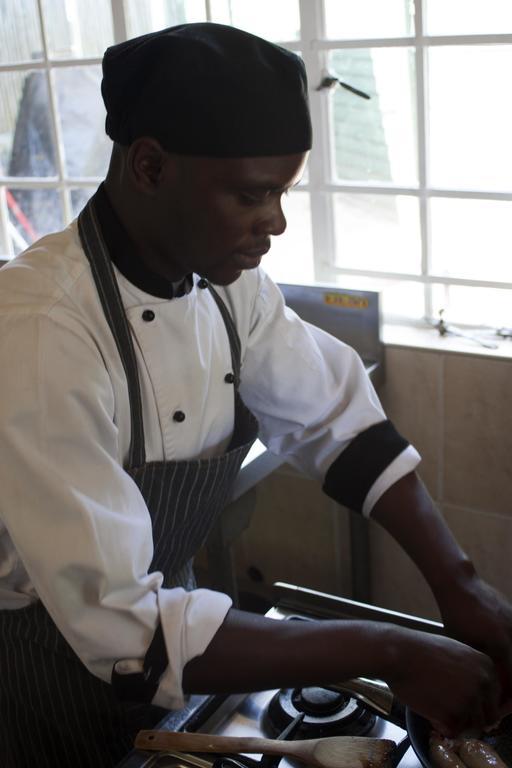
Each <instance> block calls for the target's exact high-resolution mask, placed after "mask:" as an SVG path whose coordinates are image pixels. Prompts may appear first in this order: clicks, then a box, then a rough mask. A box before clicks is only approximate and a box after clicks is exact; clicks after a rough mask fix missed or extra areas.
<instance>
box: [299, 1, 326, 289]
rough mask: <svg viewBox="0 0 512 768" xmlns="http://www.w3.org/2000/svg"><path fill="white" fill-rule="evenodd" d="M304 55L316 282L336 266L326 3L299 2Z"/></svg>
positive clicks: (309, 183)
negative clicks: (328, 186)
mask: <svg viewBox="0 0 512 768" xmlns="http://www.w3.org/2000/svg"><path fill="white" fill-rule="evenodd" d="M299 6H300V21H301V46H302V56H303V59H304V62H305V64H306V68H307V71H308V81H309V100H310V104H311V120H312V124H313V150H312V152H311V154H310V157H309V164H308V173H309V182H308V186H309V187H310V190H311V198H310V199H311V226H312V239H313V254H314V257H313V258H314V276H315V280H317V281H320V282H322V281H326V280H327V279H328V272H329V267H330V265H331V264H333V263H334V253H335V249H334V216H333V199H332V195H331V194H330V193H326V192H323V191H322V188H323V187H324V186H325V183H326V182H327V181H329V180H330V179H331V149H330V135H329V102H328V94H327V92H326V91H323V90H322V91H317V90H316V89H317V87H318V85H319V83H320V82H321V79H322V77H323V75H324V74H325V69H326V57H327V53H326V52H325V51H322V50H319V49H318V46H317V45H316V43H317V41H319V40H322V39H323V38H324V37H325V21H324V8H323V0H299Z"/></svg>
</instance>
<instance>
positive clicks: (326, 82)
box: [315, 74, 371, 99]
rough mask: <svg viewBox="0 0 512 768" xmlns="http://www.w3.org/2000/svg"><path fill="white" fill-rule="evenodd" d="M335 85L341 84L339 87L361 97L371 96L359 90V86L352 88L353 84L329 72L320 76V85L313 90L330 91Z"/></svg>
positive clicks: (369, 97)
mask: <svg viewBox="0 0 512 768" xmlns="http://www.w3.org/2000/svg"><path fill="white" fill-rule="evenodd" d="M337 85H341V87H342V88H345V90H346V91H350V93H355V95H356V96H360V97H361V98H362V99H371V96H369V95H368V94H367V93H365V92H364V91H360V90H359V88H354V86H353V85H349V84H348V83H344V82H343V81H342V80H339V79H338V78H337V77H334V75H329V74H328V75H325V77H323V78H322V80H321V82H320V85H319V86H318V87H317V88H316V89H315V90H317V91H324V90H326V89H327V90H329V91H331V90H332V89H333V88H336V86H337Z"/></svg>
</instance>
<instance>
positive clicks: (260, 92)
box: [101, 23, 311, 157]
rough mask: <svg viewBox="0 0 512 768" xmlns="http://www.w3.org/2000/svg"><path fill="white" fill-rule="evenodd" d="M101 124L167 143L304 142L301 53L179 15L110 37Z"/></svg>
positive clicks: (294, 145) (255, 148)
mask: <svg viewBox="0 0 512 768" xmlns="http://www.w3.org/2000/svg"><path fill="white" fill-rule="evenodd" d="M101 92H102V95H103V100H104V102H105V106H106V109H107V119H106V132H107V134H108V135H109V136H110V138H111V139H112V140H113V141H115V142H118V143H119V144H124V145H129V144H130V143H131V142H132V141H134V140H135V139H136V138H138V137H139V136H152V137H153V138H155V139H157V140H158V141H159V142H160V144H161V145H162V146H163V148H164V149H166V150H167V151H169V152H175V153H177V154H186V155H201V156H210V157H258V156H259V157H261V156H266V155H287V154H294V153H298V152H304V151H306V150H308V149H310V148H311V121H310V116H309V109H308V101H307V81H306V72H305V68H304V64H303V62H302V60H301V59H300V57H299V56H297V55H296V54H294V53H291V52H290V51H287V50H285V49H284V48H281V47H280V46H278V45H274V44H273V43H269V42H268V41H266V40H262V39H261V38H259V37H255V36H254V35H251V34H249V33H248V32H243V31H241V30H239V29H235V28H234V27H228V26H224V25H222V24H212V23H201V24H182V25H180V26H176V27H170V28H169V29H163V30H161V31H158V32H153V33H150V34H148V35H142V36H141V37H137V38H135V39H133V40H128V41H126V42H124V43H120V44H119V45H114V46H111V47H110V48H108V49H107V51H106V52H105V55H104V57H103V81H102V84H101Z"/></svg>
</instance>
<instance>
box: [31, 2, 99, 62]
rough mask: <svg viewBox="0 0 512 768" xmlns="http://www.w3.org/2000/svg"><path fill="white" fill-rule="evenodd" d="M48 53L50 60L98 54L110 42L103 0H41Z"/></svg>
mask: <svg viewBox="0 0 512 768" xmlns="http://www.w3.org/2000/svg"><path fill="white" fill-rule="evenodd" d="M43 11H44V19H45V29H46V36H47V40H48V55H49V57H50V58H52V59H75V58H84V57H89V56H102V55H103V52H104V51H105V48H107V47H108V46H109V45H112V43H113V42H114V34H113V29H112V13H111V10H110V3H109V2H108V3H106V2H105V0H43Z"/></svg>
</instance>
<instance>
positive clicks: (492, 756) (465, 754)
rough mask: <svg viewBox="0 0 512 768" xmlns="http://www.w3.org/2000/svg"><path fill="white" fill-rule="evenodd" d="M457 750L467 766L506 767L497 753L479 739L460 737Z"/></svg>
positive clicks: (479, 767) (470, 767) (482, 767)
mask: <svg viewBox="0 0 512 768" xmlns="http://www.w3.org/2000/svg"><path fill="white" fill-rule="evenodd" d="M457 751H458V753H459V755H460V757H461V758H462V760H463V761H464V762H465V764H466V765H467V766H468V768H507V766H506V764H505V763H504V762H503V760H502V759H501V757H500V756H499V755H498V753H497V752H496V751H495V750H494V749H493V748H492V747H490V746H489V744H486V742H485V741H480V739H460V746H459V748H458V750H457Z"/></svg>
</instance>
